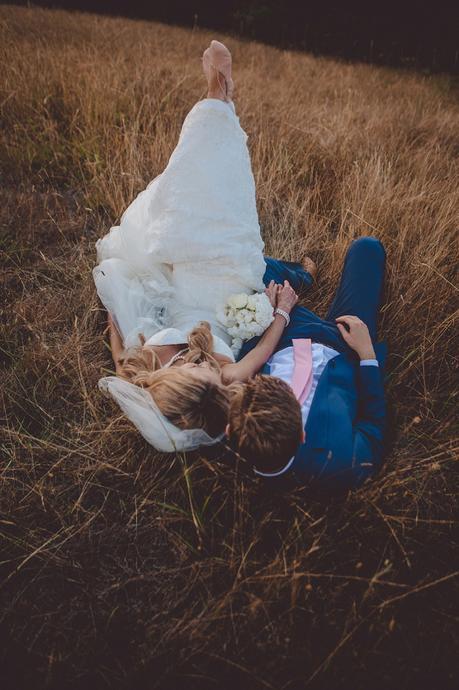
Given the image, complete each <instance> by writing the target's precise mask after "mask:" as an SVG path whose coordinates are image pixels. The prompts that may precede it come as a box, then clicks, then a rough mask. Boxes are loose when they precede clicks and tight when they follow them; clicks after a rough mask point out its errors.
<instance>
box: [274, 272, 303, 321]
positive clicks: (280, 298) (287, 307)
mask: <svg viewBox="0 0 459 690" xmlns="http://www.w3.org/2000/svg"><path fill="white" fill-rule="evenodd" d="M278 288H279V289H278V293H277V307H278V308H279V309H283V310H284V311H286V312H287V314H290V312H291V311H292V309H293V307H294V306H295V304H296V303H297V302H298V295H297V294H296V292H295V290H294V289H293V288H292V286H291V285H290V283H289V282H288V280H284V284H283V285H279V286H278Z"/></svg>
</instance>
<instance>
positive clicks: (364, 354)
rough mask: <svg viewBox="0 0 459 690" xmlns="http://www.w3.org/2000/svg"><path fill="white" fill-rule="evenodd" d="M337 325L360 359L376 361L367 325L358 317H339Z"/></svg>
mask: <svg viewBox="0 0 459 690" xmlns="http://www.w3.org/2000/svg"><path fill="white" fill-rule="evenodd" d="M336 325H337V326H338V329H339V332H340V333H341V335H342V337H343V340H345V341H346V343H347V344H348V345H349V347H350V348H351V349H352V350H354V351H355V352H357V354H358V356H359V357H360V359H376V355H375V351H374V348H373V343H372V342H371V337H370V333H369V332H368V327H367V325H366V324H365V323H364V322H363V321H362V320H361V319H359V318H358V317H357V316H338V318H337V319H336Z"/></svg>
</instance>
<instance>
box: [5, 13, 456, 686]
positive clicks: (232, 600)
mask: <svg viewBox="0 0 459 690" xmlns="http://www.w3.org/2000/svg"><path fill="white" fill-rule="evenodd" d="M0 31H1V42H0V51H1V71H0V103H1V115H0V117H1V128H2V134H1V141H0V166H1V189H0V194H1V197H0V222H1V257H2V294H3V295H4V296H5V298H6V299H5V300H4V307H3V308H2V342H1V353H2V401H3V406H4V425H3V431H2V458H1V511H2V514H1V517H0V545H1V553H0V574H1V583H0V602H1V603H0V626H1V627H0V631H1V641H0V642H1V644H0V660H1V666H2V677H3V685H2V687H3V688H5V690H6V688H14V690H22V688H27V690H34V689H35V688H42V687H46V688H56V689H59V690H73V689H76V688H78V689H80V688H97V690H99V689H103V688H114V687H122V688H136V689H138V690H143V689H148V690H150V689H151V690H153V689H154V688H157V689H159V690H182V689H185V688H186V689H187V690H190V689H193V688H199V690H205V689H207V688H215V689H218V688H226V687H237V688H239V689H240V690H245V689H247V690H263V689H269V690H300V689H303V688H323V689H326V690H348V688H351V687H352V688H353V690H360V689H361V688H362V689H363V688H365V689H367V688H371V689H372V690H374V689H377V688H381V689H382V688H384V689H388V688H397V690H399V689H400V690H401V689H411V688H417V689H419V688H423V687H429V688H439V689H441V690H445V689H447V688H449V687H457V682H458V678H457V675H455V662H456V668H457V651H458V650H457V645H456V644H455V634H454V633H455V626H456V624H457V611H456V612H455V609H454V603H455V601H454V596H455V594H456V597H457V589H455V584H456V583H457V581H456V579H455V576H456V575H457V543H455V537H454V527H455V524H456V521H457V513H456V511H455V508H456V502H455V496H456V495H457V471H456V472H455V468H454V460H455V457H457V451H458V446H459V443H458V439H457V434H456V435H455V428H454V411H455V404H456V397H455V385H454V384H455V381H454V376H455V368H454V364H455V361H454V359H455V356H456V355H457V339H456V341H455V340H454V326H455V318H456V314H455V307H457V301H456V298H457V288H455V286H454V283H455V280H456V277H457V276H456V275H455V272H456V268H457V258H458V244H457V239H458V238H457V234H456V233H457V227H458V219H459V197H458V152H459V117H458V115H459V108H458V100H457V93H456V92H455V84H454V81H453V80H452V79H451V78H448V77H444V76H443V77H442V76H436V77H429V76H426V75H416V74H413V73H408V72H397V71H391V70H389V69H383V68H376V67H373V66H370V65H359V64H355V65H349V64H340V63H339V62H335V61H333V60H331V59H320V58H313V57H311V56H309V55H307V54H301V53H295V52H282V51H279V50H277V49H275V48H271V47H265V46H262V45H257V44H252V43H245V42H242V41H238V40H236V39H234V38H228V39H227V43H228V45H229V47H230V48H231V49H232V51H233V57H234V73H235V83H236V93H235V103H236V107H237V111H238V115H239V117H240V121H241V124H242V126H243V127H244V128H245V130H246V131H247V133H248V135H249V139H248V144H249V148H250V152H251V155H252V161H253V169H254V174H255V178H256V184H257V199H258V208H259V215H260V223H261V226H262V230H263V234H264V239H265V243H266V251H267V253H269V254H271V255H276V256H278V257H280V258H286V259H295V258H297V257H298V256H299V253H303V252H304V251H307V252H309V253H310V255H311V256H312V257H313V258H314V259H315V260H316V261H317V263H318V265H319V278H318V282H317V284H316V286H315V288H314V289H313V291H312V293H310V295H309V296H308V302H307V303H308V304H310V305H312V307H313V308H315V309H316V310H318V311H319V313H321V314H323V313H324V311H325V309H326V306H327V304H328V303H329V301H330V299H331V296H332V294H333V291H334V289H335V287H336V284H337V280H338V276H339V271H340V267H341V263H342V260H343V256H344V252H345V250H346V247H347V246H348V244H349V242H350V241H351V240H352V239H353V238H355V237H358V236H360V235H365V234H374V235H376V236H377V237H379V238H380V239H381V240H382V241H383V242H384V244H385V246H386V249H387V253H388V272H387V289H386V306H385V307H384V311H383V318H382V323H381V336H382V337H383V338H386V339H387V341H388V344H389V349H390V357H389V362H388V377H387V393H388V399H389V403H390V409H391V429H392V434H391V439H390V445H391V447H390V453H389V455H388V458H387V462H386V464H385V467H384V470H383V471H382V473H381V474H380V476H378V477H377V478H376V479H375V480H374V481H373V482H372V483H371V484H370V485H367V486H364V487H363V488H361V489H360V490H358V491H356V492H352V493H351V494H350V495H349V496H348V497H347V498H346V499H345V500H341V501H336V500H331V499H330V498H329V497H327V496H321V495H317V494H316V493H314V492H313V491H312V490H311V489H307V488H305V489H303V490H301V491H300V490H299V491H298V492H296V493H293V494H288V495H284V494H277V495H273V494H268V493H267V491H266V489H264V487H263V485H262V484H261V483H258V482H256V481H254V480H253V479H252V478H249V477H245V476H241V473H240V471H238V469H237V468H235V467H233V466H232V464H231V463H230V462H229V461H228V460H227V459H226V458H225V457H224V456H223V455H222V454H218V452H215V453H214V456H215V457H209V456H207V457H202V456H201V455H200V454H199V453H193V454H189V455H187V456H177V457H171V456H161V455H158V454H157V453H156V452H155V451H154V450H153V449H152V448H151V447H149V446H148V445H147V444H146V443H145V442H144V441H143V440H142V438H141V437H139V435H138V434H137V433H136V431H135V429H134V428H133V427H132V425H131V424H130V423H129V422H128V421H127V420H126V419H125V418H123V417H122V416H121V415H120V413H119V411H118V408H116V406H115V404H114V403H112V402H111V401H110V400H107V399H106V398H104V397H103V396H102V394H101V393H100V392H99V390H98V388H97V381H98V379H99V377H100V376H101V374H103V373H106V372H108V371H110V370H111V358H110V353H109V350H108V346H107V343H106V340H105V338H104V335H103V330H104V328H105V323H106V315H105V313H104V311H103V309H102V308H101V305H100V303H98V299H97V296H96V293H95V289H94V286H93V282H92V277H91V268H92V266H93V265H94V263H95V250H94V244H95V241H96V240H97V238H98V237H100V236H102V235H103V234H104V233H105V232H107V230H108V229H109V228H110V226H111V225H113V224H114V223H115V221H116V220H117V219H119V217H120V214H121V213H122V211H123V210H124V208H125V207H126V206H127V205H128V204H129V202H130V201H131V200H132V199H133V198H134V197H135V195H136V194H137V193H138V192H139V191H141V190H142V189H143V188H144V187H145V186H146V184H147V183H148V182H149V180H150V179H151V178H153V177H154V176H155V175H157V174H158V173H159V172H160V171H161V170H162V169H163V167H164V166H165V164H166V163H167V160H168V158H169V156H170V154H171V152H172V150H173V148H174V146H175V144H176V142H177V138H178V135H179V132H180V128H181V124H182V122H183V119H184V117H185V115H186V113H187V112H188V110H189V109H190V108H191V107H192V105H193V104H194V102H195V101H196V100H198V99H200V98H203V97H204V96H205V81H204V78H203V76H202V75H201V63H200V55H201V53H202V51H203V49H204V48H205V47H206V45H207V44H208V43H209V41H210V39H211V38H213V37H215V36H214V35H213V34H211V33H210V32H208V31H201V30H195V31H191V30H186V29H181V28H175V27H166V26H162V25H159V24H154V23H147V22H135V21H128V20H124V19H116V18H113V19H110V18H102V17H97V16H89V15H83V14H70V13H69V14H67V13H65V12H62V11H46V10H40V9H27V8H13V7H7V6H6V7H1V8H0ZM218 38H220V39H222V40H225V37H224V36H223V37H222V36H218ZM456 432H457V428H456ZM456 534H457V533H456ZM455 558H456V564H455ZM456 601H457V599H456Z"/></svg>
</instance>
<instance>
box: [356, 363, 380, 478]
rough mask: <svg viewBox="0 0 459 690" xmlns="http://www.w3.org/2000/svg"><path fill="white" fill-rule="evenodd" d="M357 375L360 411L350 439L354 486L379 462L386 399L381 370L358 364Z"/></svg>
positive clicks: (378, 464) (372, 471)
mask: <svg viewBox="0 0 459 690" xmlns="http://www.w3.org/2000/svg"><path fill="white" fill-rule="evenodd" d="M358 376H359V378H358V393H359V411H358V417H357V420H356V422H355V424H354V442H353V458H354V463H356V464H353V468H354V472H355V485H356V486H358V485H360V484H362V482H364V481H365V479H367V478H368V477H370V476H371V475H372V474H374V472H376V471H377V470H378V469H379V467H380V466H381V464H382V459H383V454H384V448H383V442H384V433H385V426H386V403H385V398H384V388H383V382H382V373H381V370H380V369H379V368H378V367H359V373H358ZM356 458H358V461H357V462H356V460H355V459H356Z"/></svg>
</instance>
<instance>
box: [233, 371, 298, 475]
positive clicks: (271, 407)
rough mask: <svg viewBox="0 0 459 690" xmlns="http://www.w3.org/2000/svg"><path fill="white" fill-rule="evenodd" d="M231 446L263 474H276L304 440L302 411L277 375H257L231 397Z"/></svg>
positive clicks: (287, 386) (290, 390)
mask: <svg viewBox="0 0 459 690" xmlns="http://www.w3.org/2000/svg"><path fill="white" fill-rule="evenodd" d="M227 434H228V438H229V442H230V445H231V447H232V448H233V449H234V450H236V451H237V452H238V453H239V454H240V455H241V456H242V457H243V458H245V459H246V460H247V461H248V462H249V463H250V464H251V465H253V466H254V467H255V469H257V470H259V471H260V472H275V471H276V470H279V469H282V467H283V466H284V465H285V464H286V463H287V462H288V461H289V460H290V458H291V457H292V456H293V455H295V452H296V450H297V448H298V446H299V444H300V443H302V441H303V439H304V432H303V423H302V419H301V408H300V405H299V403H298V400H297V399H296V398H295V396H294V394H293V391H292V389H291V388H290V386H289V385H287V384H286V383H285V382H284V381H282V380H281V379H278V378H276V377H275V376H262V375H260V376H256V377H255V378H254V379H251V380H250V381H248V382H247V383H245V384H243V385H241V386H238V387H237V388H236V389H235V391H234V394H233V395H232V397H231V403H230V412H229V423H228V427H227Z"/></svg>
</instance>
